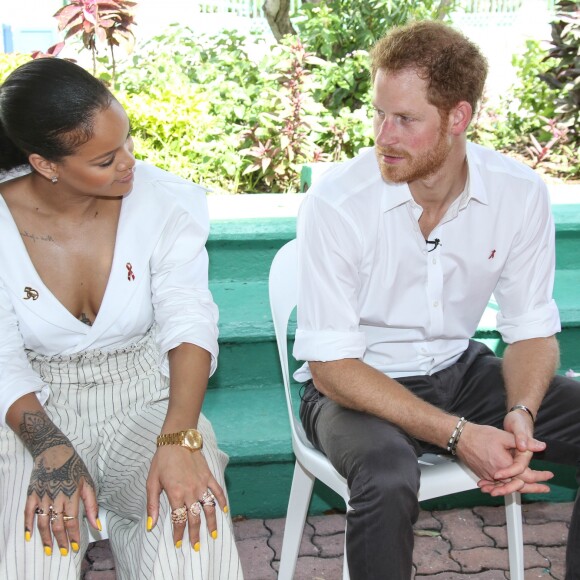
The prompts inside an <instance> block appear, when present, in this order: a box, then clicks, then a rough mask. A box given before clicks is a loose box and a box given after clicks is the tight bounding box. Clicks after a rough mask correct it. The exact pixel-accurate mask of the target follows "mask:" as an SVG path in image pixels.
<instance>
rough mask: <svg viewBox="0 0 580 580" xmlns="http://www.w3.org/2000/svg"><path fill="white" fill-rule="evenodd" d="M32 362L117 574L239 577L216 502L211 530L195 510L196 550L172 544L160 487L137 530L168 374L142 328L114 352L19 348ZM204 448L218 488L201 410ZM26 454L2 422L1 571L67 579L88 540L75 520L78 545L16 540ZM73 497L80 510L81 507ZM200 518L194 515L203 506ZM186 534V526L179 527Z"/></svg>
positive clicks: (73, 575)
mask: <svg viewBox="0 0 580 580" xmlns="http://www.w3.org/2000/svg"><path fill="white" fill-rule="evenodd" d="M28 358H29V360H30V362H31V364H32V367H33V368H34V369H35V371H36V372H38V373H39V374H40V376H41V377H42V378H43V380H44V381H45V382H46V383H47V384H48V385H49V386H50V388H51V396H50V398H49V401H48V403H47V405H46V407H45V409H46V412H47V414H48V415H49V417H50V418H51V420H52V421H53V422H54V424H55V425H56V426H57V427H58V428H59V429H60V430H61V431H62V432H63V433H64V434H65V435H66V436H67V437H68V438H69V439H70V441H71V443H72V445H73V446H74V448H75V449H76V451H77V452H78V454H79V455H80V457H81V458H82V459H83V461H84V462H85V464H86V466H87V468H88V470H89V471H90V473H91V476H92V477H93V480H94V482H95V485H96V488H97V499H98V502H99V507H100V509H101V510H105V513H106V518H107V529H108V532H109V539H110V542H111V547H112V550H113V554H114V556H115V565H116V572H117V579H118V580H157V579H159V580H161V579H163V580H198V579H199V580H225V579H242V569H241V566H240V562H239V558H238V553H237V550H236V545H235V541H234V536H233V530H232V523H231V520H230V518H229V517H228V516H227V515H226V514H224V513H223V512H222V511H221V510H219V509H218V510H216V515H217V523H218V538H217V539H216V540H213V539H212V538H211V536H210V535H209V533H208V530H207V527H206V525H205V521H204V520H203V519H202V523H201V529H200V544H201V548H200V551H199V552H195V551H194V550H193V549H192V548H191V547H190V545H189V542H187V541H184V543H183V546H182V547H181V548H176V547H175V546H174V543H173V531H172V525H171V520H170V506H169V504H168V501H167V497H166V495H165V494H164V493H162V494H161V504H160V513H159V521H158V523H157V525H156V526H155V528H153V530H152V531H151V532H147V531H146V520H147V511H146V490H145V483H146V480H147V475H148V472H149V466H150V464H151V459H152V457H153V455H154V453H155V450H156V438H157V435H158V434H159V433H160V430H161V426H162V424H163V421H164V419H165V415H166V412H167V405H168V397H169V381H168V379H167V378H166V377H165V376H163V375H162V374H161V373H160V371H159V352H158V349H157V346H156V344H155V341H154V338H153V337H152V335H151V333H149V334H147V335H146V336H145V337H144V338H142V339H141V340H139V341H138V342H136V343H135V344H133V345H130V346H128V347H126V348H123V349H119V350H115V351H109V352H106V351H101V350H90V351H84V352H81V353H77V354H74V355H70V356H54V357H46V356H41V355H38V354H36V353H33V352H29V353H28ZM198 430H199V431H200V432H201V433H202V435H203V440H204V446H203V454H204V456H205V457H206V459H207V462H208V464H209V467H210V469H211V471H212V473H213V475H214V477H215V478H216V479H217V480H218V482H219V483H220V485H221V486H222V487H223V489H224V490H225V482H224V469H225V466H226V464H227V460H228V458H227V456H226V455H225V454H224V453H223V452H221V451H220V450H219V449H218V447H217V442H216V438H215V434H214V432H213V429H212V427H211V424H210V423H209V421H208V420H207V419H206V418H205V417H204V416H203V415H202V416H201V417H200V419H199V425H198ZM31 470H32V457H31V455H30V453H29V452H28V451H27V450H26V449H25V448H24V446H23V445H22V443H21V442H20V440H19V439H18V437H17V436H16V435H15V434H14V433H13V432H12V430H10V429H9V428H2V427H0V580H75V579H78V578H80V574H81V563H82V560H83V556H84V553H85V551H86V548H87V545H88V532H87V528H86V526H85V525H82V526H81V549H80V550H79V552H78V553H76V554H75V553H74V552H72V550H71V551H70V552H69V554H68V555H67V556H64V557H63V556H61V554H60V552H59V550H58V549H54V550H53V555H52V556H46V555H45V554H44V551H43V546H42V542H41V540H40V535H39V533H38V530H34V532H33V534H32V540H31V541H30V542H25V540H24V504H25V502H26V497H27V495H26V492H27V488H28V484H29V481H30V473H31ZM82 507H83V506H82V502H81V510H82ZM202 518H203V514H202ZM185 539H186V540H187V531H186V535H185Z"/></svg>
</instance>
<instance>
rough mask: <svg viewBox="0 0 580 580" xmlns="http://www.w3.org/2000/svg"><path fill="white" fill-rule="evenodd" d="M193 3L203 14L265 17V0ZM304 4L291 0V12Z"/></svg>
mask: <svg viewBox="0 0 580 580" xmlns="http://www.w3.org/2000/svg"><path fill="white" fill-rule="evenodd" d="M192 5H194V6H195V7H197V10H198V11H199V12H201V13H202V14H216V13H219V14H235V15H236V16H244V17H246V18H263V17H264V10H263V5H264V0H194V2H192ZM301 5H302V0H290V14H293V13H294V12H295V11H296V10H297V9H298V8H299V7H300V6H301Z"/></svg>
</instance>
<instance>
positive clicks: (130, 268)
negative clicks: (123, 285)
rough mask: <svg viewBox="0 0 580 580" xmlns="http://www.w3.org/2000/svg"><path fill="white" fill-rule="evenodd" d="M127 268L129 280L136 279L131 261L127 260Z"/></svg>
mask: <svg viewBox="0 0 580 580" xmlns="http://www.w3.org/2000/svg"><path fill="white" fill-rule="evenodd" d="M126 268H127V280H129V282H130V281H131V280H135V274H133V266H132V265H131V262H127V265H126Z"/></svg>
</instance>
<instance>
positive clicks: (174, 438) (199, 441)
mask: <svg viewBox="0 0 580 580" xmlns="http://www.w3.org/2000/svg"><path fill="white" fill-rule="evenodd" d="M161 445H181V447H185V448H186V449H189V450H190V451H192V452H193V451H199V450H200V449H201V448H202V447H203V437H202V436H201V433H200V432H199V431H198V430H197V429H187V430H185V431H179V433H164V434H163V435H159V437H157V447H159V446H161Z"/></svg>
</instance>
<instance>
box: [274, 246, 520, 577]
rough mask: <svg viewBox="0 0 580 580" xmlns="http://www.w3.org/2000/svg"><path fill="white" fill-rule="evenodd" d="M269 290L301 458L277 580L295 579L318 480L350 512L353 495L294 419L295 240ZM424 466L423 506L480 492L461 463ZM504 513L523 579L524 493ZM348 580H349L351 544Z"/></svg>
mask: <svg viewBox="0 0 580 580" xmlns="http://www.w3.org/2000/svg"><path fill="white" fill-rule="evenodd" d="M269 291H270V307H271V309H272V318H273V321H274V330H275V333H276V342H277V344H278V354H279V355H280V365H281V367H282V377H283V380H284V388H285V390H286V403H287V405H288V415H289V418H290V429H291V432H292V449H293V451H294V454H295V455H296V463H295V465H294V476H293V478H292V487H291V490H290V499H289V502H288V512H287V515H286V527H285V530H284V539H283V542H282V553H281V556H280V569H279V571H278V580H292V578H293V577H294V570H295V568H296V560H297V558H298V550H299V548H300V542H301V539H302V533H303V530H304V523H305V521H306V515H307V512H308V507H309V505H310V498H311V496H312V488H313V486H314V481H315V479H319V480H320V481H322V482H323V483H324V484H325V485H327V486H328V487H330V488H331V489H332V490H334V491H335V492H336V493H338V494H339V495H341V496H342V498H343V499H344V502H345V504H346V506H347V509H348V505H349V499H350V494H349V490H348V487H347V483H346V480H345V479H344V478H343V477H342V476H341V475H340V474H339V473H338V472H337V471H336V470H335V469H334V467H333V466H332V464H331V463H330V461H329V460H328V459H327V458H326V456H325V455H324V454H323V453H321V452H320V451H318V450H317V449H315V448H314V447H313V446H312V444H311V443H310V442H309V441H308V439H307V437H306V434H305V432H304V429H303V427H302V424H301V423H300V420H299V419H297V418H296V417H295V415H294V410H293V407H292V392H291V388H290V374H289V369H288V321H289V318H290V315H291V314H292V311H293V310H294V308H295V306H296V300H297V254H296V240H292V241H290V242H288V243H287V244H286V245H285V246H283V247H282V248H281V249H280V250H279V251H278V253H277V254H276V256H275V257H274V260H273V262H272V266H271V268H270V279H269ZM419 464H420V469H421V488H420V491H419V500H420V501H423V500H428V499H432V498H436V497H441V496H445V495H449V494H453V493H457V492H460V491H466V490H470V489H476V488H477V477H476V476H475V474H474V473H473V472H472V471H471V470H469V469H468V468H467V467H466V466H464V465H462V464H461V462H459V461H456V460H454V459H451V458H449V457H445V456H440V455H432V454H426V455H422V456H421V457H420V458H419ZM505 509H506V520H507V531H508V548H509V565H510V577H511V578H512V580H524V550H523V534H522V508H521V498H520V494H519V493H513V494H511V495H509V496H506V498H505ZM343 579H344V580H349V573H348V563H347V559H346V545H345V551H344V566H343Z"/></svg>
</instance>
